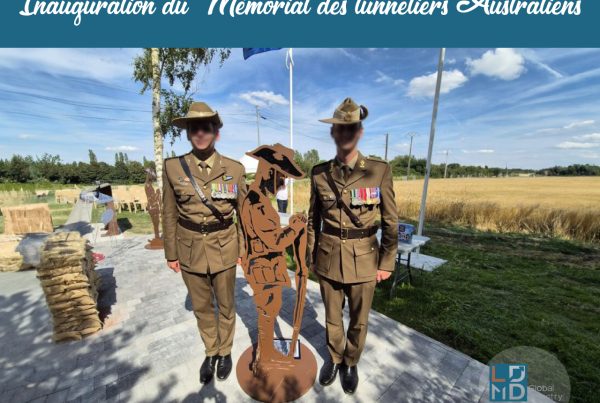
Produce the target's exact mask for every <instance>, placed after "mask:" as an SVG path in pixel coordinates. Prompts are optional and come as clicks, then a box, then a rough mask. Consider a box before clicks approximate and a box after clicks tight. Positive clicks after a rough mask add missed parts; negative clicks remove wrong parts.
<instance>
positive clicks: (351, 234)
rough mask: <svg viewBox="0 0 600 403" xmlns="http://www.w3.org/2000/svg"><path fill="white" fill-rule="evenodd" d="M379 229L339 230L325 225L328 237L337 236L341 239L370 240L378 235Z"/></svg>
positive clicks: (324, 229) (375, 227)
mask: <svg viewBox="0 0 600 403" xmlns="http://www.w3.org/2000/svg"><path fill="white" fill-rule="evenodd" d="M378 229H379V227H377V226H373V227H367V228H337V227H334V226H331V225H327V224H324V225H323V233H325V234H327V235H333V236H337V237H339V238H340V239H358V238H368V237H370V236H372V235H375V234H376V233H377V230H378Z"/></svg>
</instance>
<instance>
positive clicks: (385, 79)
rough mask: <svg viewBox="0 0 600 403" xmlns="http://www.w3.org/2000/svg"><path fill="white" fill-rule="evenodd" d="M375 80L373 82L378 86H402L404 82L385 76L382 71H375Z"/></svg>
mask: <svg viewBox="0 0 600 403" xmlns="http://www.w3.org/2000/svg"><path fill="white" fill-rule="evenodd" d="M376 73H377V78H376V79H375V82H376V83H378V84H391V85H402V84H404V80H403V79H401V78H392V77H391V76H388V75H387V74H385V73H384V72H382V71H379V70H377V71H376Z"/></svg>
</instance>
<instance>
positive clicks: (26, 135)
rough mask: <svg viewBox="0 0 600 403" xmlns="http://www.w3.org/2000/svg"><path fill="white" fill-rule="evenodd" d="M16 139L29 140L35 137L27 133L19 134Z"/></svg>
mask: <svg viewBox="0 0 600 403" xmlns="http://www.w3.org/2000/svg"><path fill="white" fill-rule="evenodd" d="M17 137H18V138H20V139H30V138H33V137H35V136H34V135H33V134H29V133H22V134H19V135H18V136H17Z"/></svg>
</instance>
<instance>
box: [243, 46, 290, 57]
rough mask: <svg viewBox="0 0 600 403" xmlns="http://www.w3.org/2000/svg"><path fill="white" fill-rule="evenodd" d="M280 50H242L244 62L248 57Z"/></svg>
mask: <svg viewBox="0 0 600 403" xmlns="http://www.w3.org/2000/svg"><path fill="white" fill-rule="evenodd" d="M279 49H281V48H244V60H246V59H248V58H249V57H250V56H254V55H257V54H259V53H264V52H269V51H271V50H279Z"/></svg>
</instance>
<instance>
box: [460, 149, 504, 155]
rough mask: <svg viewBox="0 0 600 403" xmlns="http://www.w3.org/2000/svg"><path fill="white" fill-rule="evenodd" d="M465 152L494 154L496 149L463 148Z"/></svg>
mask: <svg viewBox="0 0 600 403" xmlns="http://www.w3.org/2000/svg"><path fill="white" fill-rule="evenodd" d="M462 152H463V153H465V154H493V153H495V152H496V151H495V150H492V149H491V148H482V149H480V150H462Z"/></svg>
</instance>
